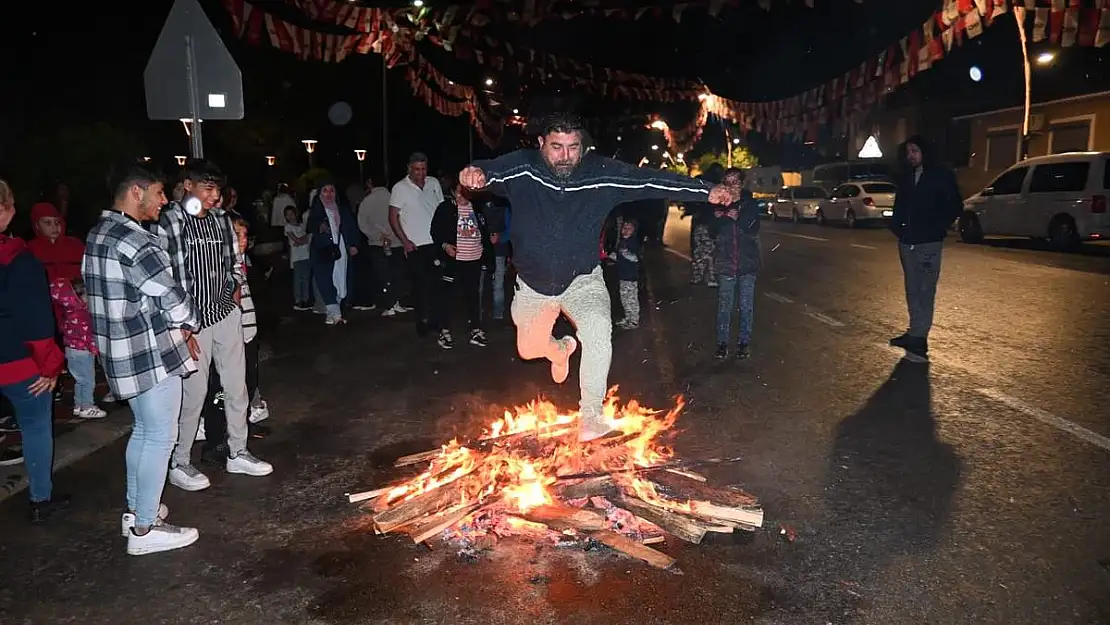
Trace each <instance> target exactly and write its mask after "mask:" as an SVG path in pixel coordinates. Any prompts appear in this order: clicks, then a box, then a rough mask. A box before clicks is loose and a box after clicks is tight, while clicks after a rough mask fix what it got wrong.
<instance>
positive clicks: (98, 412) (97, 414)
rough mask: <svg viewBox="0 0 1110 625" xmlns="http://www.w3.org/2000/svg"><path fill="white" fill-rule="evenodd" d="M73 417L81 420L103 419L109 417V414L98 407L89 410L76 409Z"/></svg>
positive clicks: (91, 407) (90, 407)
mask: <svg viewBox="0 0 1110 625" xmlns="http://www.w3.org/2000/svg"><path fill="white" fill-rule="evenodd" d="M73 416H75V417H78V418H81V419H103V418H104V417H107V416H108V413H107V412H105V411H104V410H102V409H101V408H99V407H98V406H89V407H88V408H74V409H73Z"/></svg>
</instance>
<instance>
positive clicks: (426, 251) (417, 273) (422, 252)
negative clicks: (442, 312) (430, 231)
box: [407, 243, 439, 323]
mask: <svg viewBox="0 0 1110 625" xmlns="http://www.w3.org/2000/svg"><path fill="white" fill-rule="evenodd" d="M435 259H436V251H435V246H434V245H432V244H430V243H429V244H428V245H421V246H420V247H417V248H416V249H415V250H413V251H411V252H409V254H408V259H407V264H408V268H409V280H411V282H412V307H413V309H414V312H415V313H416V314H415V318H416V322H417V323H421V322H424V323H427V322H429V321H431V320H432V317H431V315H432V307H433V306H435V300H436V296H435V293H436V290H437V284H438V282H439V275H438V272H437V271H436V267H435Z"/></svg>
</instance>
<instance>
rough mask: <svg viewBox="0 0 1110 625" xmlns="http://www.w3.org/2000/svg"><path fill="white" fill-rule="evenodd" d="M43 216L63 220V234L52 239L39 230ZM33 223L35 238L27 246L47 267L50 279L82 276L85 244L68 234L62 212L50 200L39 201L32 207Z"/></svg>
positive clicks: (73, 278) (74, 278)
mask: <svg viewBox="0 0 1110 625" xmlns="http://www.w3.org/2000/svg"><path fill="white" fill-rule="evenodd" d="M43 217H57V218H58V219H59V220H61V222H62V234H61V236H59V237H58V238H57V239H55V240H53V241H51V240H50V239H48V238H46V237H44V236H43V235H42V233H41V232H39V220H40V219H42V218H43ZM31 224H32V225H34V228H35V238H34V240H32V241H31V242H30V243H28V244H27V247H28V248H30V250H31V253H32V254H34V255H35V258H37V259H39V262H40V263H42V264H43V266H45V267H46V276H47V278H49V279H50V281H54V280H57V279H58V278H61V279H63V280H76V279H78V278H80V277H81V259H82V258H83V257H84V256H85V244H84V243H82V242H81V240H80V239H78V238H77V237H70V236H66V222H65V218H64V217H62V213H61V212H59V211H58V209H57V208H54V205H53V204H50V203H49V202H39V203H38V204H35V205H34V206H32V207H31Z"/></svg>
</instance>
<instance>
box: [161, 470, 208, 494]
mask: <svg viewBox="0 0 1110 625" xmlns="http://www.w3.org/2000/svg"><path fill="white" fill-rule="evenodd" d="M169 478H170V484H173V485H174V486H176V487H178V488H180V489H181V490H187V491H198V490H204V489H206V488H208V487H209V486H211V485H212V482H209V481H208V476H207V475H205V474H203V473H201V472H200V471H199V470H197V468H196V467H194V466H193V465H191V464H179V465H177V466H176V467H174V468H172V469H170V475H169Z"/></svg>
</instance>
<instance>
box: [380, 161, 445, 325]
mask: <svg viewBox="0 0 1110 625" xmlns="http://www.w3.org/2000/svg"><path fill="white" fill-rule="evenodd" d="M442 201H443V189H441V188H440V186H439V181H438V180H436V179H435V178H433V177H431V176H429V175H428V157H427V156H425V155H424V154H422V153H420V152H414V153H413V155H412V156H410V157H409V171H408V175H407V176H405V178H403V179H402V180H401V181H400V182H398V183H397V184H395V185H393V191H392V193H391V194H390V196H389V225H390V228H391V229H392V231H393V233H394V234H395V235H397V238H398V239H399V240H400V241H401V246H402V247H403V248H404V253H405V258H407V259H408V264H409V271H410V273H411V275H412V301H413V306H414V307H415V308H416V333H417V335H419V336H426V335H427V334H428V315H429V314H430V311H431V307H432V301H433V300H432V289H433V288H434V285H435V284H436V280H435V265H434V262H435V256H436V254H435V245H434V244H433V243H432V216H433V215H435V212H436V208H438V207H439V204H440V202H442Z"/></svg>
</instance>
